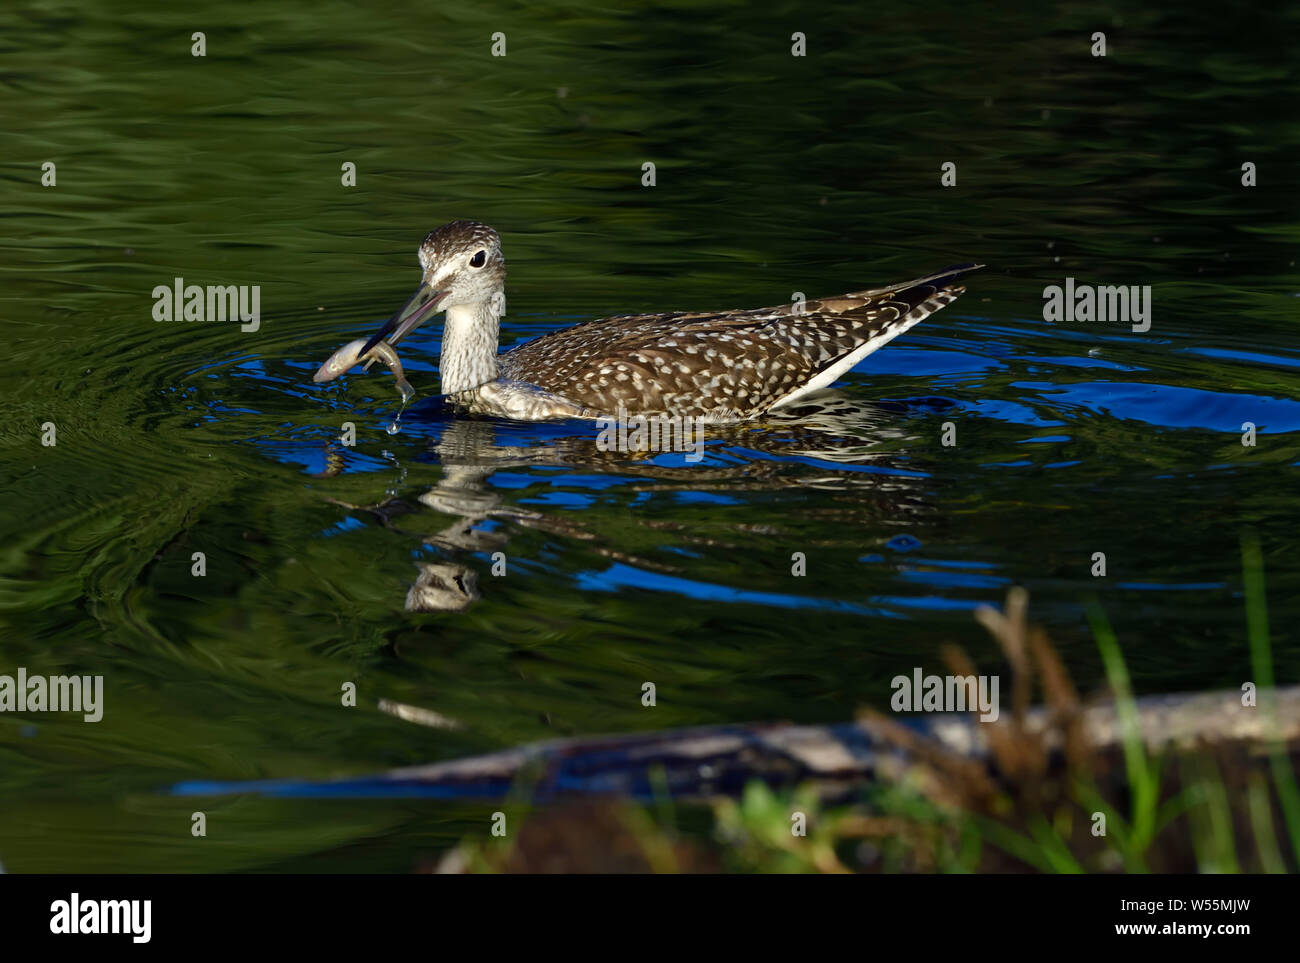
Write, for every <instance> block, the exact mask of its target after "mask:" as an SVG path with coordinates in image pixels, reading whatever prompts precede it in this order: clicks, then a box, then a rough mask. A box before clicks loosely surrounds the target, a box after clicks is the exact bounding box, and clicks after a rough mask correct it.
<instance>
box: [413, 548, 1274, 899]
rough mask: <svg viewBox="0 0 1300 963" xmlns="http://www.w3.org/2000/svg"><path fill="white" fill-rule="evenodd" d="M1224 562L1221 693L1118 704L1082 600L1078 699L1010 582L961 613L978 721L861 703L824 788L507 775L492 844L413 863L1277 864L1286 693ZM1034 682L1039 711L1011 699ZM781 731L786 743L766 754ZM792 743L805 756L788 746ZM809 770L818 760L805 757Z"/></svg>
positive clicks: (1261, 614) (1209, 869)
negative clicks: (976, 640) (1086, 696)
mask: <svg viewBox="0 0 1300 963" xmlns="http://www.w3.org/2000/svg"><path fill="white" fill-rule="evenodd" d="M1242 570H1243V588H1244V593H1243V594H1244V599H1245V615H1246V619H1245V621H1246V628H1247V633H1248V636H1249V641H1250V652H1251V665H1250V666H1249V670H1250V675H1251V678H1250V679H1249V680H1243V686H1242V691H1241V692H1234V691H1231V690H1229V691H1224V692H1212V693H1196V694H1190V695H1175V696H1160V697H1147V698H1143V699H1138V698H1135V696H1134V694H1133V691H1132V686H1131V684H1130V681H1129V676H1128V670H1127V667H1126V665H1125V662H1124V659H1123V656H1122V653H1121V651H1120V646H1119V643H1118V641H1117V640H1116V638H1115V636H1114V633H1113V632H1112V631H1111V628H1110V625H1109V623H1108V621H1107V619H1106V616H1105V613H1104V612H1103V610H1102V608H1101V606H1100V604H1099V603H1097V602H1096V601H1090V602H1088V603H1087V605H1086V611H1087V615H1088V620H1089V623H1090V624H1091V627H1092V631H1093V635H1094V638H1095V639H1096V642H1097V647H1098V650H1099V653H1100V657H1101V661H1102V664H1103V666H1104V668H1105V673H1106V678H1107V682H1108V690H1109V698H1107V699H1106V700H1105V701H1091V702H1085V701H1084V700H1081V699H1080V697H1079V695H1078V693H1077V692H1076V690H1075V688H1074V685H1073V684H1072V682H1071V680H1070V677H1069V674H1068V672H1067V671H1066V669H1065V667H1064V665H1063V664H1062V662H1061V660H1060V658H1059V656H1058V655H1057V653H1056V651H1055V649H1054V648H1053V647H1052V644H1051V642H1050V641H1049V639H1048V637H1047V635H1046V633H1045V632H1044V631H1043V630H1042V629H1041V628H1038V627H1036V626H1032V625H1031V624H1030V623H1029V622H1028V620H1027V609H1028V595H1027V593H1026V592H1025V591H1024V590H1023V589H1019V588H1013V589H1012V590H1011V591H1010V592H1009V593H1008V597H1007V604H1006V607H1005V609H1004V610H1003V611H1001V612H999V611H997V610H995V609H992V608H989V607H984V608H981V609H980V610H978V611H977V613H976V619H977V621H979V622H980V624H981V625H983V626H984V627H985V628H986V629H987V630H988V631H989V632H990V633H991V634H992V635H993V637H994V638H995V639H996V640H997V642H998V644H999V646H1000V647H1001V649H1002V651H1003V653H1004V655H1005V657H1006V660H1007V662H1008V663H1009V664H1010V666H1011V669H1012V676H1013V680H1012V686H1011V702H1012V705H1011V711H1009V712H1003V713H1002V717H1001V719H999V721H997V722H986V723H979V722H978V721H976V719H977V713H978V709H976V710H975V711H974V712H972V713H969V714H966V715H964V716H951V715H950V716H944V717H933V718H934V719H937V720H938V722H937V723H934V724H927V725H921V726H918V725H914V724H907V723H904V722H902V721H900V719H899V718H897V717H887V716H885V715H883V714H882V713H880V712H878V711H875V710H864V711H863V712H862V713H861V714H860V715H859V719H858V721H857V727H859V728H860V729H861V730H862V731H864V732H866V733H868V734H869V735H870V737H871V740H872V741H873V743H874V746H873V748H872V750H871V754H870V759H871V762H872V764H873V765H872V771H871V773H870V779H869V780H862V779H858V780H856V782H857V783H858V784H857V785H856V786H855V787H854V788H853V789H852V791H849V792H845V791H844V790H845V787H844V785H843V784H842V783H840V784H838V785H836V784H835V783H836V781H835V780H831V784H830V785H827V784H826V783H825V782H824V781H819V780H815V779H806V780H804V781H803V782H802V783H800V784H798V785H785V786H781V785H777V787H776V788H772V787H771V786H770V785H769V782H770V781H772V780H770V779H769V780H767V781H765V780H764V779H759V778H751V779H749V780H748V781H747V782H746V783H745V784H744V786H743V789H742V790H741V791H740V792H739V793H738V794H733V795H713V796H709V797H706V798H703V799H690V800H683V799H680V798H677V797H676V795H675V794H674V793H673V792H671V791H670V788H669V781H670V774H669V773H666V772H665V770H664V768H663V767H662V766H660V767H657V768H654V769H652V772H651V776H650V783H651V786H652V788H653V789H654V792H653V801H652V802H651V803H649V804H641V803H637V802H633V801H629V800H628V799H626V798H614V797H611V798H603V799H596V800H595V801H593V800H591V799H590V798H587V799H582V800H575V801H560V802H557V803H555V804H553V805H546V806H536V805H530V804H529V803H528V802H527V800H528V799H529V798H531V797H530V790H529V789H527V788H526V789H524V790H523V791H522V792H521V791H520V790H519V788H518V787H517V788H516V792H515V794H514V801H513V802H512V803H506V804H504V805H505V810H506V812H507V813H508V817H509V818H510V819H511V820H513V823H512V828H511V831H510V833H509V834H508V835H507V836H506V837H504V838H501V839H494V838H492V837H491V836H488V835H483V836H475V837H471V838H468V839H466V840H464V841H463V842H462V843H461V845H460V846H458V847H457V848H456V849H454V850H452V851H451V852H450V853H448V854H446V855H445V856H444V857H443V858H442V859H440V860H438V861H436V862H435V863H431V864H429V865H427V866H424V867H421V868H422V869H424V870H426V871H433V872H530V873H536V872H643V873H644V872H656V873H677V872H814V873H848V872H941V873H974V872H980V873H987V872H1044V873H1116V872H1128V873H1197V872H1199V873H1286V872H1296V871H1297V869H1298V868H1300V790H1298V789H1297V781H1296V775H1295V773H1296V763H1297V761H1298V759H1297V757H1298V756H1300V688H1288V689H1282V690H1277V689H1275V688H1274V685H1273V673H1272V658H1271V646H1270V638H1269V629H1268V614H1267V603H1266V598H1265V589H1264V566H1263V557H1262V553H1261V551H1260V547H1259V543H1258V541H1257V539H1256V538H1254V537H1253V536H1246V537H1244V538H1243V539H1242ZM945 657H946V659H947V661H948V664H949V666H950V667H951V670H952V671H953V672H954V673H955V674H957V675H963V676H973V675H976V674H977V673H976V670H975V667H974V665H973V663H972V662H971V660H970V659H969V657H967V655H966V654H965V653H964V652H963V651H961V650H960V649H958V648H956V647H949V648H948V649H947V650H946V651H945ZM1246 683H1249V684H1246ZM1036 694H1040V695H1041V698H1042V701H1043V705H1042V706H1041V707H1040V708H1037V709H1031V708H1030V703H1031V700H1032V699H1033V698H1034V697H1035V695H1036ZM954 720H957V722H956V723H955V724H954ZM843 728H844V727H784V731H785V732H787V733H791V732H796V731H802V732H805V733H815V732H818V731H822V732H830V731H831V730H832V729H835V730H843ZM761 731H762V730H760V732H761ZM781 731H783V729H782V728H774V729H773V730H768V736H766V737H765V738H769V739H770V738H771V733H772V732H781ZM703 732H704V730H698V731H696V734H697V735H698V734H699V733H703ZM659 735H661V736H664V735H670V734H659ZM838 735H840V736H842V732H839V733H838ZM791 741H792V740H791V738H790V737H789V736H788V735H787V736H786V742H787V745H786V746H785V748H787V749H788V748H789V744H790V743H791ZM793 742H796V743H797V742H798V739H797V738H795V739H793ZM715 749H716V747H715ZM821 749H822V750H825V749H826V747H825V746H822V747H821ZM802 751H803V752H804V754H805V758H807V759H812V758H813V757H814V755H815V750H814V749H813V748H810V745H809V743H808V742H807V741H806V740H805V742H804V744H803V747H802ZM741 755H743V753H741ZM750 755H751V756H752V755H753V753H752V751H751V752H750ZM795 755H796V756H798V753H797V752H796V753H795ZM832 755H833V754H832ZM489 758H490V757H489ZM822 762H823V764H824V765H826V766H828V767H829V768H830V769H832V770H833V769H835V762H834V759H833V758H831V757H827V756H826V755H825V753H824V752H823V756H822ZM841 768H842V767H841ZM777 781H778V782H779V780H777ZM737 797H738V798H737ZM800 830H801V831H802V834H800Z"/></svg>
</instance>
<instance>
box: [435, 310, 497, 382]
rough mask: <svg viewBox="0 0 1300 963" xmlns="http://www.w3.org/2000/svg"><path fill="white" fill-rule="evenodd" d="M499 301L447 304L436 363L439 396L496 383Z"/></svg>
mask: <svg viewBox="0 0 1300 963" xmlns="http://www.w3.org/2000/svg"><path fill="white" fill-rule="evenodd" d="M502 300H503V299H501V298H492V299H491V300H489V301H480V302H475V303H471V304H449V305H447V320H446V322H445V324H444V326H443V331H442V359H441V361H440V362H439V369H440V371H441V373H442V393H443V394H446V395H453V394H456V393H457V392H461V391H468V390H470V389H471V388H477V387H478V386H479V385H483V384H487V383H488V382H491V381H496V380H497V336H498V331H499V329H500V326H501V310H500V307H499V305H500V304H501V302H502Z"/></svg>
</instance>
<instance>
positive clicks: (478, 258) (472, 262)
mask: <svg viewBox="0 0 1300 963" xmlns="http://www.w3.org/2000/svg"><path fill="white" fill-rule="evenodd" d="M486 260H487V251H479V252H478V253H477V254H475V255H474V256H473V257H472V258H470V259H469V266H470V267H482V266H483V262H484V261H486Z"/></svg>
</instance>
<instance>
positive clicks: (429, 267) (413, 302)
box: [361, 221, 506, 355]
mask: <svg viewBox="0 0 1300 963" xmlns="http://www.w3.org/2000/svg"><path fill="white" fill-rule="evenodd" d="M418 254H419V259H420V286H419V287H418V288H416V291H415V293H414V294H413V295H411V297H410V298H409V299H408V300H407V302H406V304H405V305H403V306H402V308H401V310H400V311H398V312H397V313H396V314H394V315H393V316H392V318H390V319H389V320H388V321H387V322H385V324H384V326H383V327H381V328H380V329H379V331H377V332H376V333H375V334H374V335H373V336H372V337H371V338H370V340H369V341H368V342H366V345H365V347H364V348H362V350H361V354H362V355H364V354H365V353H366V352H367V351H369V350H370V349H371V348H372V347H374V346H375V345H376V344H377V343H379V341H380V340H381V339H382V338H384V337H387V338H388V341H389V343H390V344H397V342H398V341H400V340H402V338H404V337H406V336H407V335H408V334H410V333H411V332H412V331H414V330H415V329H416V328H418V327H419V326H420V325H421V324H423V323H424V322H425V321H426V320H427V319H428V318H430V317H432V316H433V315H434V314H436V313H437V312H438V311H441V310H443V309H445V308H447V307H451V306H454V305H458V304H491V303H493V301H494V299H499V298H501V296H502V291H503V289H504V285H505V278H506V259H505V257H504V256H503V255H502V254H501V237H500V235H498V234H497V232H496V231H494V230H492V228H490V227H488V226H487V225H486V224H479V223H478V222H477V221H452V222H451V223H450V224H444V225H442V227H439V228H437V229H435V230H433V231H430V232H429V234H428V236H427V237H425V239H424V240H423V241H421V242H420V249H419V252H418ZM498 313H499V312H498Z"/></svg>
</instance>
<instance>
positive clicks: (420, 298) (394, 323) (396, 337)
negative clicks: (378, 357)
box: [361, 280, 447, 357]
mask: <svg viewBox="0 0 1300 963" xmlns="http://www.w3.org/2000/svg"><path fill="white" fill-rule="evenodd" d="M446 293H447V292H446V291H435V290H434V289H433V287H432V286H431V285H430V284H429V282H428V281H427V280H424V281H421V282H420V286H419V287H418V288H416V289H415V293H414V294H412V295H411V296H410V297H409V298H408V299H407V301H406V303H405V304H404V305H402V309H401V310H400V311H398V312H397V313H396V314H394V315H393V316H392V317H391V318H389V319H388V320H387V321H385V322H384V325H383V327H381V328H380V329H379V330H378V331H376V332H375V333H374V334H373V335H371V337H370V340H369V341H367V342H366V345H365V347H364V348H362V349H361V356H362V357H364V356H365V355H366V352H368V351H369V350H370V349H371V348H373V347H374V346H375V345H377V344H378V343H379V342H380V341H382V340H383V339H384V338H385V337H387V338H388V343H389V344H397V342H399V341H401V340H402V339H403V338H405V337H406V336H407V335H408V334H410V333H411V332H412V331H414V330H415V329H416V328H417V327H418V326H419V325H420V323H421V322H422V321H424V319H425V318H427V317H428V316H429V315H430V314H432V313H433V309H434V308H435V307H436V306H437V304H438V301H439V299H441V298H442V296H443V295H444V294H446Z"/></svg>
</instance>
